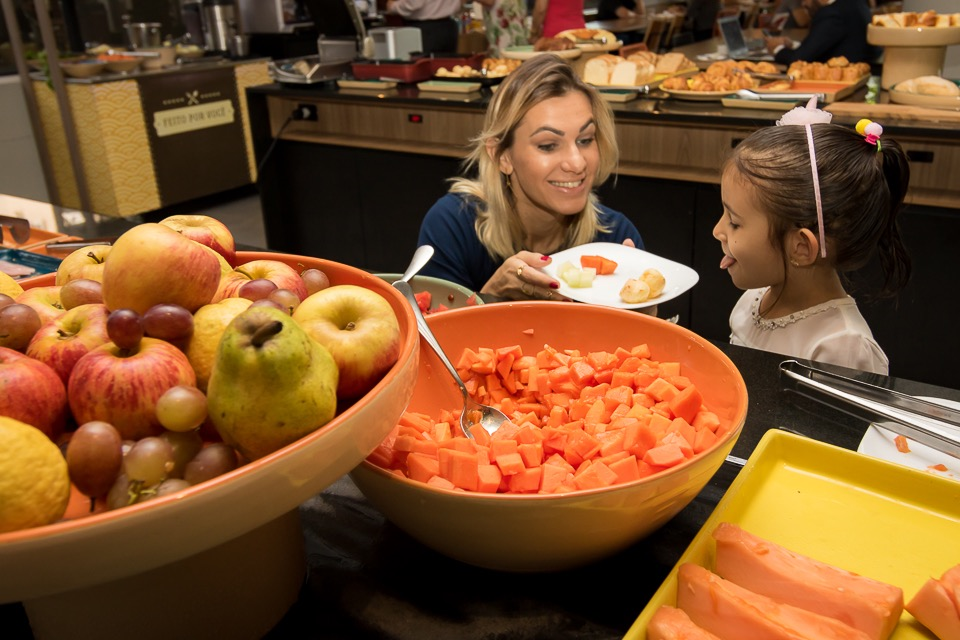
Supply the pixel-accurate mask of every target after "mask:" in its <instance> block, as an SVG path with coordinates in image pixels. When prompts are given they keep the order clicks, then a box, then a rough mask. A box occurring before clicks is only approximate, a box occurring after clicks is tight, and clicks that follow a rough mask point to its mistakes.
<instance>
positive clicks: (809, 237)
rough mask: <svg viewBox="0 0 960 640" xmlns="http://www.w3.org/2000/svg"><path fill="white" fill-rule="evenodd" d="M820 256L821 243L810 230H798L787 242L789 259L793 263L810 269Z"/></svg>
mask: <svg viewBox="0 0 960 640" xmlns="http://www.w3.org/2000/svg"><path fill="white" fill-rule="evenodd" d="M819 255H820V241H819V240H818V239H817V236H816V234H815V233H814V232H812V231H810V229H796V230H794V231H792V232H790V236H789V238H788V240H787V257H788V259H789V260H790V261H791V263H796V264H799V265H800V266H801V267H809V266H810V265H812V264H813V263H814V262H816V261H817V257H818V256H819Z"/></svg>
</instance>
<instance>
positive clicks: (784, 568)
mask: <svg viewBox="0 0 960 640" xmlns="http://www.w3.org/2000/svg"><path fill="white" fill-rule="evenodd" d="M713 538H714V540H716V543H717V555H716V572H717V573H718V574H719V575H721V576H722V577H723V578H725V579H727V580H730V581H731V582H735V583H736V584H738V585H740V586H741V587H744V588H746V589H750V590H751V591H754V592H756V593H759V594H762V595H765V596H767V597H770V598H773V599H774V600H778V601H780V602H783V603H786V604H789V605H792V606H794V607H800V608H802V609H806V610H807V611H813V612H814V613H818V614H820V615H824V616H828V617H830V618H835V619H836V620H840V621H841V622H844V623H846V624H848V625H850V626H852V627H854V628H856V629H859V630H860V631H863V632H864V633H865V634H866V635H867V637H869V638H872V639H873V640H886V638H888V637H889V636H890V634H891V633H892V632H893V629H894V628H895V627H896V626H897V623H898V622H899V621H900V614H901V613H902V612H903V590H902V589H900V587H896V586H893V585H890V584H887V583H885V582H881V581H879V580H874V579H872V578H868V577H866V576H861V575H858V574H855V573H852V572H850V571H847V570H846V569H841V568H840V567H836V566H834V565H831V564H827V563H825V562H821V561H819V560H815V559H813V558H809V557H807V556H804V555H801V554H799V553H796V552H794V551H791V550H789V549H786V548H784V547H782V546H780V545H778V544H776V543H774V542H771V541H769V540H765V539H763V538H761V537H759V536H756V535H754V534H752V533H750V532H748V531H746V530H744V529H743V528H741V527H739V526H737V525H735V524H732V523H729V522H722V523H720V524H719V525H718V526H717V528H716V529H715V530H714V531H713Z"/></svg>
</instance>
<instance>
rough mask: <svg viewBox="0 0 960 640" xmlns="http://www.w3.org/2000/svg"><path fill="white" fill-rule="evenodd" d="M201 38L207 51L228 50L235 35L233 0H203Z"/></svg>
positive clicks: (234, 7)
mask: <svg viewBox="0 0 960 640" xmlns="http://www.w3.org/2000/svg"><path fill="white" fill-rule="evenodd" d="M202 6H203V36H204V37H203V39H204V48H205V49H206V50H207V51H229V50H230V43H231V42H232V41H233V37H234V36H235V35H237V11H236V6H235V5H234V3H233V0H203V5H202Z"/></svg>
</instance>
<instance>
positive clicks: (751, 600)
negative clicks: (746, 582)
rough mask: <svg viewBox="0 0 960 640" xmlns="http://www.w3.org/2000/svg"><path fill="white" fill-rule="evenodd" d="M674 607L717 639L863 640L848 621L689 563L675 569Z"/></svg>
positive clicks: (860, 633)
mask: <svg viewBox="0 0 960 640" xmlns="http://www.w3.org/2000/svg"><path fill="white" fill-rule="evenodd" d="M677 577H678V581H677V606H678V607H679V608H681V609H683V610H684V611H685V612H686V614H687V615H688V616H690V619H691V620H693V622H694V623H696V624H697V625H698V626H700V627H703V628H704V629H706V630H707V631H709V632H711V633H713V634H715V635H718V636H720V637H721V638H763V639H764V640H801V639H804V640H867V638H869V636H868V635H867V634H865V633H863V632H862V631H859V630H858V629H854V628H853V627H851V626H850V625H848V624H845V623H843V622H840V621H839V620H835V619H833V618H828V617H827V616H822V615H820V614H819V613H813V612H812V611H807V610H806V609H801V608H799V607H794V606H792V605H789V604H783V603H781V602H777V601H776V600H774V599H772V598H768V597H767V596H763V595H760V594H758V593H754V592H753V591H750V590H749V589H744V588H743V587H741V586H739V585H737V584H735V583H733V582H730V581H729V580H724V579H723V578H721V577H720V576H718V575H716V574H714V573H712V572H711V571H709V570H707V569H704V568H703V567H700V566H698V565H696V564H693V563H691V562H687V563H684V564H682V565H681V566H680V569H679V570H678V572H677Z"/></svg>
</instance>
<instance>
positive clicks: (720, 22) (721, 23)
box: [717, 16, 747, 53]
mask: <svg viewBox="0 0 960 640" xmlns="http://www.w3.org/2000/svg"><path fill="white" fill-rule="evenodd" d="M717 26H718V27H719V28H720V34H721V35H722V36H723V41H724V42H725V43H726V44H727V50H728V51H730V53H735V52H742V51H746V50H747V41H746V39H745V38H744V36H743V29H742V28H741V27H740V16H722V17H720V18H717Z"/></svg>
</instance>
